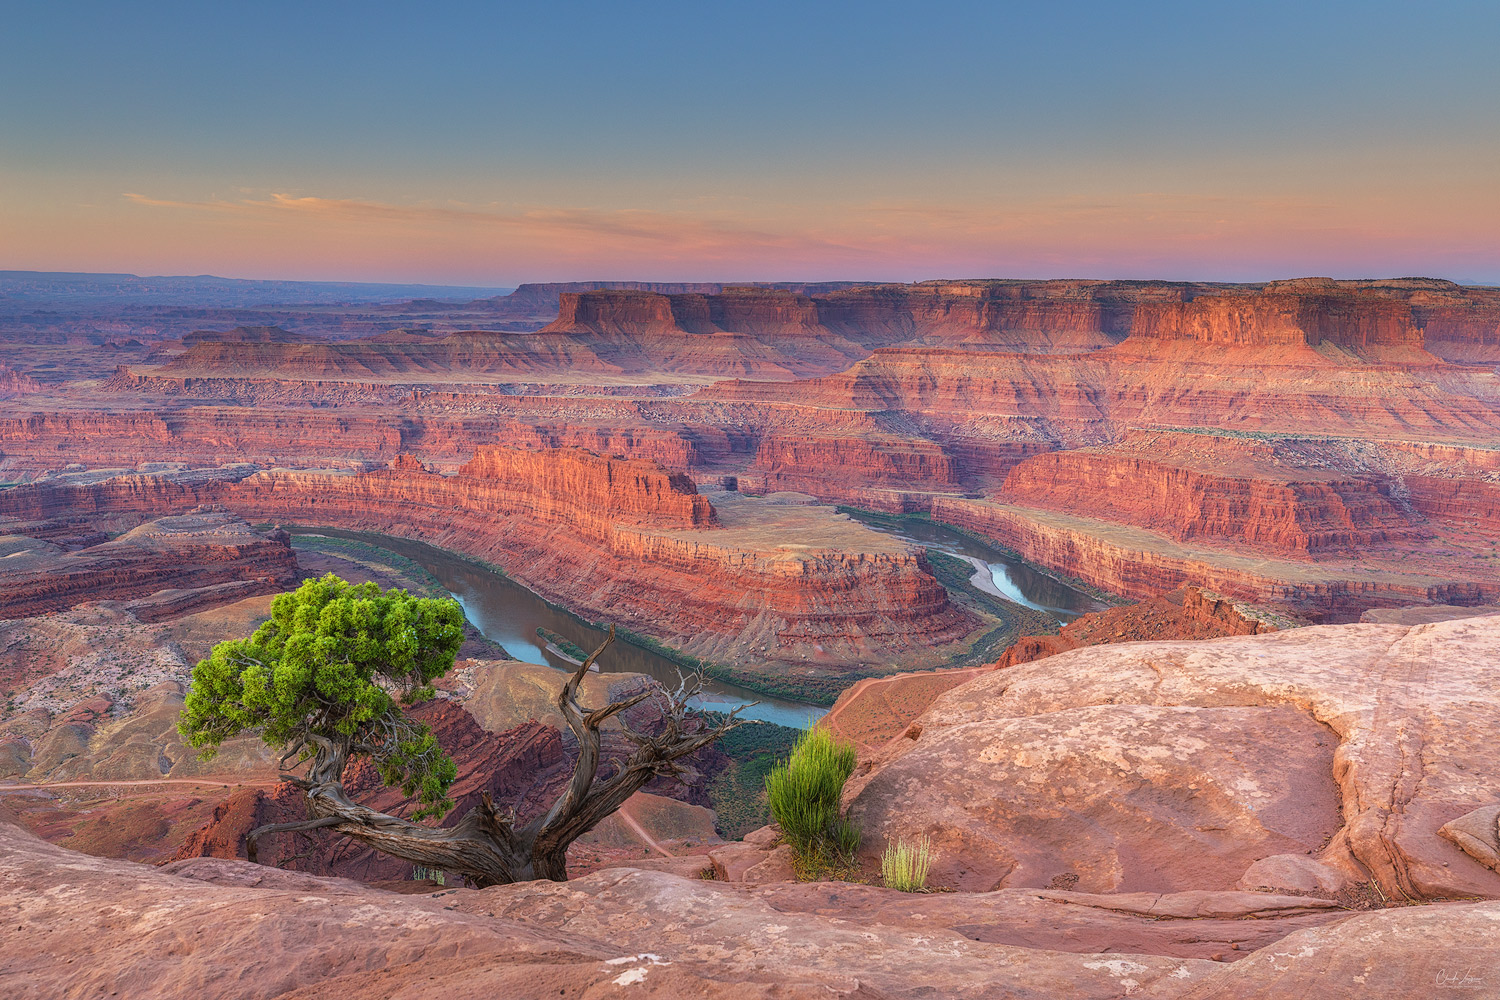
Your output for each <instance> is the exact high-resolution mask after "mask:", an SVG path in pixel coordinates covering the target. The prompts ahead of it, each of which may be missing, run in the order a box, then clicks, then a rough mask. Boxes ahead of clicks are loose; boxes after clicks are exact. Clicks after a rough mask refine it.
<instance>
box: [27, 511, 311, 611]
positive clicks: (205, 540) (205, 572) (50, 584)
mask: <svg viewBox="0 0 1500 1000" xmlns="http://www.w3.org/2000/svg"><path fill="white" fill-rule="evenodd" d="M60 512H62V513H70V514H76V513H77V512H76V511H73V510H63V511H60ZM4 529H5V525H4V523H3V521H0V530H4ZM296 579H297V560H296V557H295V556H294V555H293V554H292V549H291V544H290V539H289V538H288V536H287V535H286V533H285V532H280V533H275V532H273V533H271V534H269V535H266V534H262V533H260V532H257V531H253V530H251V528H250V527H249V525H247V524H245V522H244V521H242V520H240V519H239V518H237V517H234V516H233V515H230V514H224V513H204V514H189V515H181V516H175V517H165V518H161V519H158V520H155V521H149V522H147V523H145V524H142V525H141V526H140V527H138V528H135V529H133V530H131V531H129V532H126V533H125V534H124V535H121V536H120V537H119V538H116V539H114V540H113V541H104V542H100V543H99V544H95V545H90V546H88V547H85V548H80V549H76V550H74V551H68V550H67V549H65V548H63V547H62V546H60V545H58V544H56V543H54V542H48V541H44V540H40V539H35V538H26V537H24V536H19V535H8V536H0V618H26V617H30V616H32V615H38V614H42V613H44V612H47V611H60V610H63V609H65V608H70V607H72V606H73V605H75V604H81V603H83V602H85V601H118V600H127V599H130V598H138V597H144V596H146V595H148V594H152V593H155V592H156V591H161V590H188V589H193V588H199V587H212V586H217V585H223V584H230V585H236V586H237V590H236V593H237V594H238V596H241V597H243V596H248V594H247V593H244V592H242V591H243V590H244V589H245V585H249V589H250V592H255V591H256V590H259V591H260V592H266V591H271V590H279V589H284V588H285V587H286V586H287V585H289V584H291V583H292V582H293V581H295V580H296Z"/></svg>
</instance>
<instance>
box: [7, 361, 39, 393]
mask: <svg viewBox="0 0 1500 1000" xmlns="http://www.w3.org/2000/svg"><path fill="white" fill-rule="evenodd" d="M41 390H42V384H41V383H40V382H38V381H37V380H36V379H34V378H32V377H31V376H29V375H22V374H21V373H20V372H18V371H16V370H15V369H14V368H12V367H11V366H10V365H7V364H3V363H0V399H9V398H11V397H14V396H21V395H24V394H26V393H28V392H41Z"/></svg>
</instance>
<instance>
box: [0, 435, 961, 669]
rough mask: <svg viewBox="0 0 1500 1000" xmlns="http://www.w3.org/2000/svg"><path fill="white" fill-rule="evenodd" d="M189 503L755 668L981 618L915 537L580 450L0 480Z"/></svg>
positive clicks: (132, 506)
mask: <svg viewBox="0 0 1500 1000" xmlns="http://www.w3.org/2000/svg"><path fill="white" fill-rule="evenodd" d="M205 503H209V504H221V505H223V506H225V507H228V508H229V509H231V510H233V511H236V512H238V513H241V514H243V515H245V516H253V517H256V518H265V519H271V520H278V521H285V522H289V523H298V524H304V525H312V526H331V527H339V528H346V529H354V530H367V531H376V532H382V533H386V534H393V535H399V536H403V537H408V538H415V539H418V540H422V541H426V542H429V543H431V544H434V545H438V546H442V547H445V548H450V549H455V550H457V551H460V552H464V553H467V554H469V555H471V556H476V557H479V558H481V559H485V560H489V561H492V562H495V563H498V564H499V565H500V566H501V567H503V568H504V569H505V570H506V571H507V572H510V573H513V574H514V575H515V576H517V577H518V578H519V579H521V580H523V581H524V582H526V583H527V584H528V585H529V586H531V587H533V588H534V589H536V590H537V591H538V592H539V593H542V594H543V595H545V596H548V597H549V598H552V599H554V600H557V601H558V602H559V603H562V604H565V605H566V606H568V607H569V608H572V609H574V610H575V611H577V612H579V613H581V614H585V615H589V616H592V617H596V618H603V619H607V620H611V621H615V622H619V623H621V624H623V625H624V626H626V627H627V628H630V629H633V630H637V631H640V632H643V633H645V634H648V635H652V636H654V637H657V638H660V639H662V640H663V641H665V642H667V643H669V644H670V645H673V646H677V647H679V648H682V649H684V650H686V651H688V652H690V653H692V654H694V655H697V656H700V657H702V658H704V659H709V660H712V661H716V662H721V663H728V664H731V665H740V666H743V667H745V668H746V669H751V668H753V669H755V670H759V671H766V672H770V673H775V672H778V671H783V670H785V669H786V666H787V665H788V664H790V665H794V666H796V667H798V668H811V669H813V670H834V671H838V670H841V669H848V668H850V667H853V666H857V665H862V664H866V663H877V662H880V661H881V660H882V659H885V658H894V657H897V656H900V657H903V658H905V659H906V660H907V661H916V662H917V663H922V662H924V661H925V662H928V663H937V662H942V661H943V660H945V659H947V658H948V656H950V655H952V654H953V653H954V652H959V651H961V650H962V649H963V646H962V643H963V641H964V640H965V639H966V638H967V637H968V636H970V635H971V633H974V632H975V631H976V630H977V629H978V628H979V627H980V625H981V623H980V621H979V620H978V619H977V618H976V617H975V616H974V615H972V614H971V613H969V612H968V611H966V610H964V609H963V608H961V607H959V606H957V605H954V604H951V603H950V602H949V600H948V596H947V592H946V591H945V590H943V588H942V586H941V585H940V584H939V583H938V582H937V580H936V579H934V578H933V576H932V575H931V573H930V572H929V571H928V568H927V566H926V561H925V557H924V556H923V555H922V554H921V553H920V551H914V550H913V549H911V548H910V547H908V546H907V545H906V544H904V543H901V542H897V541H896V540H894V539H891V538H889V537H887V536H884V535H881V534H879V533H877V532H874V531H870V530H868V529H866V528H864V527H863V526H861V525H858V524H855V523H854V522H852V521H850V520H849V519H848V518H846V517H844V516H842V515H838V514H835V513H834V512H833V511H831V510H829V509H828V508H826V507H818V506H812V505H808V504H805V503H791V504H787V503H773V502H766V501H759V500H755V499H751V498H746V497H741V496H738V495H727V496H726V497H725V499H724V501H723V502H722V503H721V504H720V507H719V508H718V509H717V510H715V508H714V507H713V506H712V505H710V503H709V502H708V500H707V498H706V497H704V496H702V495H700V494H698V493H697V491H696V489H695V487H694V486H693V484H692V482H691V481H690V480H688V479H687V478H686V477H684V476H681V475H674V474H671V473H668V472H666V471H664V470H662V469H660V468H659V467H657V466H655V465H652V464H649V463H645V462H639V461H630V460H621V459H612V458H604V457H601V456H598V455H594V454H592V453H588V452H584V451H580V450H556V451H521V450H515V449H505V448H490V449H484V450H481V451H480V452H479V453H478V454H476V456H475V457H474V458H473V459H472V460H471V461H470V462H469V463H467V464H466V465H464V466H463V467H462V468H461V469H460V470H459V471H458V473H457V474H455V475H451V476H444V475H437V474H434V473H430V472H427V471H426V470H425V469H424V468H423V467H422V465H421V463H420V462H415V461H414V460H407V461H400V462H397V463H396V467H395V468H391V469H385V470H377V471H372V472H367V473H362V474H357V475H338V474H318V473H310V472H289V471H275V472H261V473H255V474H253V475H248V476H246V475H243V473H240V474H239V475H238V476H208V475H199V476H194V475H188V476H176V477H171V476H167V477H164V476H121V477H115V478H112V479H107V480H105V481H103V482H99V483H93V484H88V485H80V486H66V485H49V484H37V485H32V486H24V487H18V488H15V489H12V490H9V491H6V492H4V493H0V514H9V515H11V516H13V517H17V518H27V519H31V520H40V519H45V518H48V517H56V516H59V515H61V514H63V513H67V514H70V515H72V516H86V515H87V516H103V517H108V518H116V519H119V518H128V517H129V516H130V515H135V516H147V515H154V514H157V513H160V512H163V511H172V510H188V509H193V508H196V507H198V506H200V505H202V504H205ZM792 538H795V539H799V540H798V541H788V539H792ZM643 579H649V580H650V586H647V587H643V586H641V581H642V580H643Z"/></svg>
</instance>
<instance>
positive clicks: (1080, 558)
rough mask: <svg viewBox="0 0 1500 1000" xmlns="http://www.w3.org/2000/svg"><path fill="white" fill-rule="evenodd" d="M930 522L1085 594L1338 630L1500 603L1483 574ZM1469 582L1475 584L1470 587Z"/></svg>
mask: <svg viewBox="0 0 1500 1000" xmlns="http://www.w3.org/2000/svg"><path fill="white" fill-rule="evenodd" d="M931 510H932V516H933V517H934V518H935V519H936V520H940V521H945V522H947V523H950V524H955V525H958V526H960V527H963V528H966V529H968V530H970V531H973V532H975V533H976V534H980V535H983V536H985V537H986V538H990V539H992V540H994V541H996V542H999V543H1000V544H1001V545H1004V546H1006V547H1007V548H1010V549H1013V550H1015V551H1016V552H1018V553H1020V554H1021V555H1022V556H1023V557H1024V558H1026V559H1027V560H1030V561H1031V562H1035V563H1039V564H1041V565H1043V566H1046V567H1048V568H1050V569H1053V570H1055V571H1057V572H1060V573H1062V574H1065V575H1067V576H1071V577H1074V578H1076V579H1080V580H1082V581H1084V582H1085V583H1088V584H1090V585H1092V586H1095V587H1099V588H1102V589H1104V590H1108V591H1111V592H1113V593H1116V594H1121V595H1124V596H1127V597H1132V598H1143V597H1152V596H1155V595H1158V594H1164V593H1167V592H1169V591H1172V590H1175V589H1177V588H1178V587H1182V586H1190V585H1202V586H1204V587H1206V588H1208V589H1210V590H1213V591H1216V592H1218V593H1221V594H1225V595H1227V596H1229V597H1231V598H1234V599H1236V600H1242V601H1248V602H1251V603H1279V604H1284V605H1286V606H1288V607H1290V608H1291V609H1293V610H1294V611H1296V612H1298V613H1299V614H1306V615H1310V616H1313V617H1314V618H1320V617H1324V616H1329V615H1334V616H1338V617H1339V618H1342V619H1343V620H1348V619H1350V618H1354V617H1358V615H1359V613H1360V612H1362V611H1363V610H1365V609H1367V608H1371V607H1382V606H1389V605H1394V604H1414V603H1432V604H1466V605H1468V604H1491V603H1495V602H1496V600H1497V599H1500V581H1497V580H1496V579H1495V577H1494V575H1493V573H1491V572H1489V571H1482V575H1480V574H1475V575H1474V576H1469V575H1468V574H1469V572H1472V571H1469V570H1468V568H1467V567H1465V575H1464V576H1458V575H1457V574H1455V577H1452V578H1447V579H1445V578H1443V577H1441V576H1438V575H1436V574H1435V573H1434V572H1432V569H1431V568H1430V567H1427V566H1412V567H1407V570H1408V571H1406V572H1403V571H1402V570H1401V569H1399V568H1393V569H1385V568H1379V569H1375V568H1369V567H1363V566H1359V565H1349V564H1345V565H1334V566H1328V567H1322V566H1317V565H1308V564H1305V563H1297V562H1292V561H1289V560H1275V559H1267V558H1264V557H1257V556H1250V555H1241V554H1238V553H1234V552H1225V551H1223V550H1217V549H1207V548H1189V547H1186V546H1182V545H1178V544H1176V543H1175V542H1173V541H1172V540H1170V539H1168V538H1166V537H1165V536H1163V535H1159V534H1156V533H1154V532H1148V531H1144V530H1140V529H1135V528H1129V527H1123V526H1121V525H1119V524H1116V523H1112V522H1109V521H1103V520H1097V519H1094V518H1083V517H1078V516H1075V515H1069V514H1058V513H1053V512H1051V511H1044V510H1038V509H1035V508H1030V507H1019V506H1011V505H1008V504H1002V503H997V502H994V501H987V500H970V499H966V498H961V497H942V496H939V497H934V498H933V500H932V504H931ZM1476 576H1477V577H1478V578H1477V579H1476V578H1475V577H1476Z"/></svg>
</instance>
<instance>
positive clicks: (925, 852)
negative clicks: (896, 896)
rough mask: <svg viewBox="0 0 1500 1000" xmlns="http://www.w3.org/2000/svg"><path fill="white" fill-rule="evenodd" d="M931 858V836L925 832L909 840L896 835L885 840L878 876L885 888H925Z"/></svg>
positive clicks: (919, 889)
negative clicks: (894, 837)
mask: <svg viewBox="0 0 1500 1000" xmlns="http://www.w3.org/2000/svg"><path fill="white" fill-rule="evenodd" d="M932 858H933V854H932V838H931V837H928V836H926V835H925V834H923V835H919V836H917V837H914V838H912V839H911V840H907V839H906V838H905V837H897V838H896V839H895V840H894V841H887V842H886V845H885V853H883V854H881V856H880V877H881V879H882V880H883V881H884V882H885V884H886V888H889V889H899V890H901V891H902V892H921V891H922V890H924V889H926V888H927V873H928V872H929V871H930V870H931V869H932Z"/></svg>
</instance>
